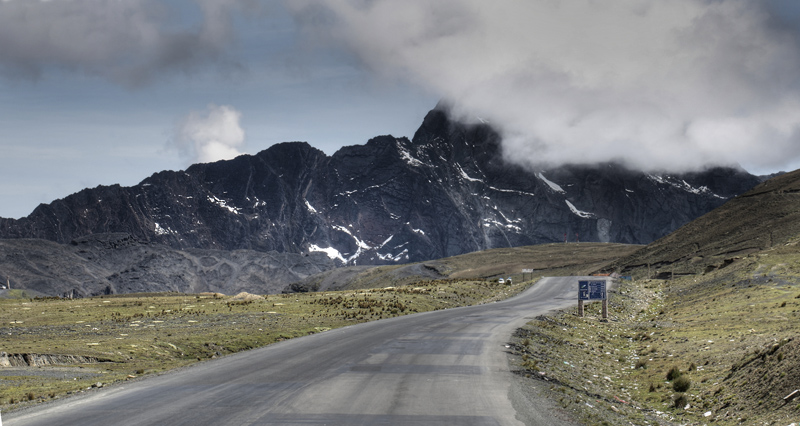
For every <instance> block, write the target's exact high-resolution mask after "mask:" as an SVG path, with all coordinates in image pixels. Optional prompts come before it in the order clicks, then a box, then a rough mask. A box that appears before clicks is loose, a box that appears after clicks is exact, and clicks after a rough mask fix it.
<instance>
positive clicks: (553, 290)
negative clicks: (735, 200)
mask: <svg viewBox="0 0 800 426" xmlns="http://www.w3.org/2000/svg"><path fill="white" fill-rule="evenodd" d="M576 295H577V280H576V278H574V277H573V278H545V279H542V280H541V281H539V282H538V283H537V284H536V285H535V286H534V287H533V288H531V289H529V290H528V291H526V292H525V293H524V294H522V295H520V296H517V297H515V298H513V299H509V300H507V301H503V302H499V303H492V304H487V305H481V306H473V307H466V308H456V309H448V310H444V311H436V312H428V313H423V314H415V315H410V316H405V317H400V318H392V319H388V320H383V321H377V322H372V323H365V324H359V325H354V326H350V327H346V328H342V329H337V330H331V331H329V332H325V333H320V334H316V335H312V336H307V337H303V338H298V339H292V340H288V341H285V342H281V343H278V344H274V345H271V346H268V347H265V348H261V349H256V350H251V351H247V352H243V353H239V354H235V355H231V356H227V357H224V358H221V359H219V360H214V361H209V362H204V363H200V364H198V365H195V366H193V367H190V368H186V369H183V370H180V371H177V372H174V373H170V374H165V375H163V376H159V377H153V378H150V379H146V380H141V381H137V382H133V383H126V384H123V385H119V386H113V387H110V388H107V389H103V390H101V391H98V392H96V393H93V394H91V395H87V396H84V397H79V398H70V399H66V400H62V401H59V402H55V403H53V404H49V405H47V406H44V407H40V408H36V409H33V410H30V411H23V412H18V413H9V414H6V415H4V416H3V417H4V418H3V420H4V421H5V424H6V426H15V425H18V426H22V425H26V426H27V425H82V426H90V425H192V426H202V425H348V426H350V425H426V426H435V425H459V426H470V425H476V426H477V425H480V426H484V425H485V426H494V425H523V424H534V425H538V424H541V425H551V424H555V423H557V422H556V421H555V419H553V418H551V417H550V416H549V415H548V413H546V412H537V409H536V408H537V407H536V404H535V403H534V404H529V403H520V402H518V401H522V400H523V399H521V398H520V397H519V395H515V392H517V391H515V390H514V389H515V388H516V387H515V386H512V382H513V381H514V380H513V377H512V373H510V372H509V368H508V360H507V354H506V353H505V351H506V348H505V346H504V345H505V344H506V342H507V341H508V340H509V338H510V336H511V334H512V333H513V331H514V330H515V329H516V328H518V327H520V326H522V325H523V324H525V323H526V322H527V321H529V320H530V319H532V318H534V317H535V316H537V315H539V314H542V313H545V312H547V311H549V310H551V309H553V308H558V307H565V306H569V305H571V304H574V303H576V302H575V300H576Z"/></svg>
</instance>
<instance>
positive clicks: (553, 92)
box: [287, 0, 800, 170]
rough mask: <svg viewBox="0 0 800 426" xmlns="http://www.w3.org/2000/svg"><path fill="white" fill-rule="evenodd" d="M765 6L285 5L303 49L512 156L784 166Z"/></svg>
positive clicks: (790, 30) (779, 36)
mask: <svg viewBox="0 0 800 426" xmlns="http://www.w3.org/2000/svg"><path fill="white" fill-rule="evenodd" d="M768 3H769V2H753V1H748V0H724V1H721V0H671V1H668V2H653V1H651V0H615V1H613V2H602V1H596V0H572V1H557V0H529V1H524V2H521V1H516V0H498V1H492V2H487V1H485V0H437V1H436V2H432V1H429V0H406V1H403V2H395V1H391V0H369V1H368V0H357V1H356V0H323V1H317V0H315V1H304V0H293V1H291V2H287V4H288V7H289V8H291V10H292V11H293V13H295V15H296V16H297V17H298V22H299V23H300V24H301V25H303V26H304V27H303V28H304V29H305V31H306V35H307V37H309V38H310V39H312V40H314V41H315V42H316V43H324V42H327V43H332V44H333V45H335V46H337V47H344V48H345V49H347V50H349V51H350V52H352V53H353V54H354V55H355V56H356V57H357V58H358V59H359V60H360V61H361V65H362V66H363V67H364V68H366V69H368V70H370V71H371V72H373V73H374V74H375V75H377V76H380V77H381V78H384V79H394V80H399V81H403V82H406V83H408V82H410V83H412V84H416V85H419V86H422V87H423V88H425V89H427V90H431V91H433V92H434V93H438V94H439V95H440V96H442V98H443V99H445V100H446V101H448V102H449V103H450V104H452V105H453V111H454V112H455V113H456V114H457V115H458V116H459V117H460V118H461V119H464V120H467V121H470V120H475V118H476V117H477V116H480V117H482V118H484V119H488V120H489V121H490V122H491V123H492V124H493V125H494V126H495V127H496V128H498V130H499V131H500V132H501V133H502V135H503V137H504V142H503V143H504V151H505V153H506V154H507V156H508V157H509V158H511V159H513V160H514V161H518V162H521V163H524V164H528V165H534V166H537V165H542V164H553V163H556V164H560V163H594V162H600V161H610V160H616V161H623V162H625V163H627V164H628V165H630V166H634V167H638V168H642V169H650V170H655V169H667V170H687V169H696V168H701V167H704V166H706V165H710V164H723V165H727V164H734V163H740V164H742V165H744V166H745V167H747V168H755V169H759V168H761V169H768V168H776V167H781V166H784V165H786V164H788V163H789V162H791V161H793V160H794V161H797V159H798V158H800V55H799V52H800V49H799V48H798V45H799V44H798V36H797V28H795V27H793V26H792V25H788V24H787V22H781V20H780V19H779V16H778V15H777V14H776V13H775V12H774V11H773V10H771V9H770V8H769V7H768ZM772 3H780V1H773V2H772ZM784 21H785V20H784Z"/></svg>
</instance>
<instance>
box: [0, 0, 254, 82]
mask: <svg viewBox="0 0 800 426" xmlns="http://www.w3.org/2000/svg"><path fill="white" fill-rule="evenodd" d="M251 6H252V4H251V2H250V1H249V0H193V1H192V0H187V1H183V2H180V1H179V2H169V3H168V2H165V1H158V0H125V1H119V0H80V1H69V0H59V1H45V0H4V1H2V2H0V73H2V74H4V75H5V76H12V77H21V78H27V79H34V80H35V79H38V78H40V77H41V76H42V75H43V74H44V73H46V72H47V71H48V70H51V69H59V70H68V71H79V72H83V73H86V74H89V75H96V76H101V77H104V78H107V79H109V80H111V81H114V82H116V83H119V84H123V85H125V86H129V87H135V86H139V85H142V84H147V83H149V82H150V81H152V79H153V78H154V77H156V76H157V75H160V74H163V73H169V72H183V73H186V72H194V71H196V70H198V69H200V68H201V67H203V66H206V65H207V64H209V63H217V64H219V65H220V66H223V67H224V66H235V61H233V60H232V59H231V58H230V57H229V56H228V55H226V50H228V49H229V48H230V46H231V45H232V44H233V43H234V41H235V32H234V29H233V25H232V19H233V16H234V14H235V13H236V12H237V11H241V10H245V9H246V8H249V7H251Z"/></svg>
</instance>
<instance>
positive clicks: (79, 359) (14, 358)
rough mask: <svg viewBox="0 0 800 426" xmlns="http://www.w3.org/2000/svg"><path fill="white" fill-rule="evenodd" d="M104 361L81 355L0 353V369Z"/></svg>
mask: <svg viewBox="0 0 800 426" xmlns="http://www.w3.org/2000/svg"><path fill="white" fill-rule="evenodd" d="M103 361H104V360H101V359H98V358H95V357H88V356H81V355H55V354H8V353H5V352H0V368H2V367H45V366H48V365H73V364H95V363H98V362H103Z"/></svg>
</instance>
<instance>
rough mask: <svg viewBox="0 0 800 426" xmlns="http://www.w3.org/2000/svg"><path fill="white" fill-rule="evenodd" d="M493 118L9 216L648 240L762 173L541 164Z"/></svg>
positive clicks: (490, 242) (405, 258)
mask: <svg viewBox="0 0 800 426" xmlns="http://www.w3.org/2000/svg"><path fill="white" fill-rule="evenodd" d="M500 142H501V140H500V136H499V134H498V133H497V132H495V131H494V130H493V129H492V128H491V127H490V125H487V124H480V123H479V124H472V125H466V124H461V123H458V122H456V121H453V120H451V119H450V118H449V117H448V113H447V111H446V108H443V107H441V106H440V107H437V108H436V109H434V110H433V111H431V112H430V113H428V114H427V116H426V117H425V119H424V120H423V123H422V125H421V126H420V128H419V129H418V130H417V132H416V133H415V135H414V137H413V138H412V139H411V140H409V139H407V138H396V137H393V136H390V135H386V136H378V137H375V138H373V139H371V140H370V141H368V142H367V143H366V144H364V145H353V146H347V147H344V148H341V149H340V150H339V151H337V152H336V153H335V154H333V155H332V156H327V155H326V154H325V153H323V152H322V151H320V150H318V149H315V148H313V147H311V146H310V145H309V144H307V143H304V142H288V143H280V144H276V145H273V146H272V147H270V148H268V149H266V150H264V151H261V152H259V153H258V154H255V155H242V156H239V157H237V158H235V159H232V160H228V161H219V162H214V163H207V164H195V165H193V166H191V167H189V168H188V169H186V170H185V171H164V172H159V173H156V174H154V175H152V176H150V177H148V178H147V179H145V180H143V181H142V182H141V183H140V184H138V185H135V186H132V187H121V186H118V185H113V186H99V187H96V188H91V189H85V190H83V191H80V192H78V193H76V194H72V195H70V196H68V197H65V198H64V199H60V200H56V201H53V202H52V203H50V204H47V205H41V206H39V207H38V208H37V209H36V210H35V211H34V212H33V213H32V214H31V215H30V216H28V217H26V218H22V219H19V220H13V219H0V237H2V238H42V239H47V240H51V241H56V242H60V243H69V242H71V241H81V240H80V239H79V238H80V237H81V236H84V235H89V234H99V233H126V234H129V235H130V236H131V238H133V239H135V240H136V241H138V242H140V243H151V242H152V243H160V244H164V245H167V246H171V247H172V248H176V249H216V250H234V249H251V250H256V251H261V252H270V251H275V252H281V253H295V254H306V253H324V254H326V255H327V256H328V257H329V258H330V259H332V260H333V261H334V262H337V263H339V264H386V263H403V262H412V261H421V260H428V259H434V258H441V257H446V256H452V255H457V254H461V253H466V252H472V251H477V250H483V249H488V248H495V247H507V246H518V245H528V244H537V243H551V242H559V241H565V239H566V240H567V241H576V240H580V241H602V242H622V243H640V244H644V243H649V242H651V241H653V240H655V239H657V238H659V237H662V236H664V235H666V234H667V233H669V232H671V231H672V230H674V229H677V228H678V227H679V226H681V225H683V224H684V223H687V222H688V221H690V220H692V219H694V218H696V217H698V216H700V215H702V214H704V213H706V212H708V211H710V210H712V209H714V208H716V207H718V206H720V205H721V204H723V203H724V202H725V201H727V200H728V199H730V198H731V197H733V196H735V195H737V194H740V193H742V192H744V191H745V190H747V189H749V188H750V187H752V186H754V185H755V184H756V183H758V178H756V177H755V176H752V175H749V174H748V173H746V172H744V171H742V170H737V169H731V168H714V169H709V170H706V171H703V172H694V173H685V174H652V173H650V174H648V173H643V172H638V171H634V170H629V169H627V168H625V167H622V166H620V165H617V164H612V163H606V164H601V165H596V166H563V167H557V168H543V169H541V170H536V171H531V170H526V169H524V168H522V167H520V166H517V165H513V164H509V163H508V162H506V161H504V159H503V153H502V149H501V143H500Z"/></svg>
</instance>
